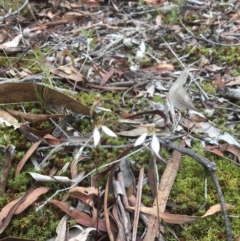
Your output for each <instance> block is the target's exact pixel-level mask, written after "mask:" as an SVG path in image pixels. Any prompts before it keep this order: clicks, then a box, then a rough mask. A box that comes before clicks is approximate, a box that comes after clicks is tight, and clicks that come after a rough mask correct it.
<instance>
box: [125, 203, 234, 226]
mask: <svg viewBox="0 0 240 241" xmlns="http://www.w3.org/2000/svg"><path fill="white" fill-rule="evenodd" d="M225 206H226V209H227V210H229V209H231V207H232V206H231V205H230V204H228V203H226V204H225ZM129 208H130V209H132V210H135V209H136V208H135V207H129ZM140 210H141V212H143V213H146V214H150V215H152V216H155V217H157V216H158V215H157V213H158V210H157V208H156V207H152V208H149V207H144V206H141V207H140ZM221 210H222V208H221V205H220V204H216V205H214V206H212V207H210V208H209V209H208V210H207V212H206V213H205V214H204V215H203V216H188V215H179V214H171V213H163V212H159V217H160V218H162V219H163V220H164V221H165V222H166V223H172V224H180V225H182V224H186V223H193V222H195V221H197V220H199V219H201V218H204V217H207V216H210V215H213V214H215V213H216V212H220V211H221Z"/></svg>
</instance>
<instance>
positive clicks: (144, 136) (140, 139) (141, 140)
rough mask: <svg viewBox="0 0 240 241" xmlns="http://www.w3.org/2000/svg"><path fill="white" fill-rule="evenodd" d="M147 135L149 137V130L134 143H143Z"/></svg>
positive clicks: (136, 144)
mask: <svg viewBox="0 0 240 241" xmlns="http://www.w3.org/2000/svg"><path fill="white" fill-rule="evenodd" d="M146 137H147V132H144V133H143V134H142V135H141V136H139V137H138V138H137V140H136V141H135V143H134V146H139V145H142V144H143V142H144V141H145V139H146Z"/></svg>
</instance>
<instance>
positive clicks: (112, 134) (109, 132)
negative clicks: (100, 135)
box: [102, 126, 117, 137]
mask: <svg viewBox="0 0 240 241" xmlns="http://www.w3.org/2000/svg"><path fill="white" fill-rule="evenodd" d="M102 130H103V132H104V133H105V134H107V135H108V136H112V137H117V135H116V134H115V133H114V132H113V131H112V130H110V129H109V128H108V127H106V126H102Z"/></svg>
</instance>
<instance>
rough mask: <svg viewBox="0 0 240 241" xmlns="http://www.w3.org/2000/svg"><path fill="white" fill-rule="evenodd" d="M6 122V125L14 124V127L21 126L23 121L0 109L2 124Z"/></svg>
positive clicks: (0, 121) (0, 123)
mask: <svg viewBox="0 0 240 241" xmlns="http://www.w3.org/2000/svg"><path fill="white" fill-rule="evenodd" d="M2 124H5V125H6V126H13V127H14V129H17V128H19V127H21V125H22V124H21V123H19V122H18V120H17V119H16V118H15V117H13V116H12V115H10V114H9V113H8V112H6V111H4V110H0V125H2Z"/></svg>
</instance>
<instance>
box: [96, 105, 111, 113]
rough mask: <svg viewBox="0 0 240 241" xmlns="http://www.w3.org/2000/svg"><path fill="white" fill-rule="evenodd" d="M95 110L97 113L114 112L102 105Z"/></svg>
mask: <svg viewBox="0 0 240 241" xmlns="http://www.w3.org/2000/svg"><path fill="white" fill-rule="evenodd" d="M94 111H95V112H97V113H99V112H102V111H106V112H112V111H111V110H110V109H106V108H103V107H100V106H96V107H95V109H94Z"/></svg>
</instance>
